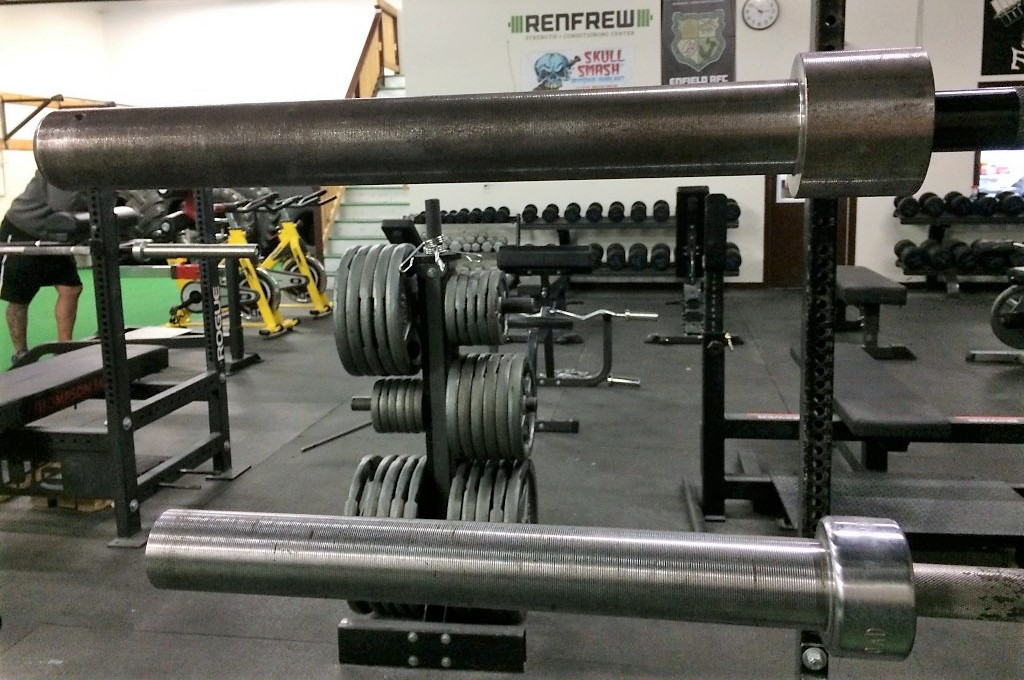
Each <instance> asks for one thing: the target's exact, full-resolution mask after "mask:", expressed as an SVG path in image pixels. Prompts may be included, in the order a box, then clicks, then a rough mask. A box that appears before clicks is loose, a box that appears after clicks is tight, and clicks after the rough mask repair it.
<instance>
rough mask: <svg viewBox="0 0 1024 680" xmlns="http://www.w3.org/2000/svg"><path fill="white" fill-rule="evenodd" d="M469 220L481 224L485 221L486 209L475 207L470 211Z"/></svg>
mask: <svg viewBox="0 0 1024 680" xmlns="http://www.w3.org/2000/svg"><path fill="white" fill-rule="evenodd" d="M469 221H470V222H472V223H473V224H480V223H481V222H483V221H484V211H483V210H481V209H480V208H473V209H472V210H470V211H469Z"/></svg>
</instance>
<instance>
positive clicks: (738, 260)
mask: <svg viewBox="0 0 1024 680" xmlns="http://www.w3.org/2000/svg"><path fill="white" fill-rule="evenodd" d="M742 264H743V256H742V255H740V247H739V246H738V245H736V244H735V243H733V242H732V241H726V243H725V271H727V272H735V271H739V269H740V266H741V265H742Z"/></svg>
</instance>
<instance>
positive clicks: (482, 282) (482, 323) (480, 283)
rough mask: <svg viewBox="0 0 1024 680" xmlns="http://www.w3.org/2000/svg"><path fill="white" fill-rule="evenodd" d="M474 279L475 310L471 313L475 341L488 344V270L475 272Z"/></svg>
mask: <svg viewBox="0 0 1024 680" xmlns="http://www.w3.org/2000/svg"><path fill="white" fill-rule="evenodd" d="M476 279H477V290H476V312H475V313H474V314H473V316H474V319H473V328H474V330H475V331H476V341H477V342H478V343H479V344H481V345H489V344H491V339H490V336H489V335H488V333H487V299H488V298H490V297H491V296H492V295H493V294H492V293H491V272H490V270H486V271H478V272H476Z"/></svg>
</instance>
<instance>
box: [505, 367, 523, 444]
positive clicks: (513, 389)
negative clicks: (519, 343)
mask: <svg viewBox="0 0 1024 680" xmlns="http://www.w3.org/2000/svg"><path fill="white" fill-rule="evenodd" d="M525 364H526V360H525V359H524V358H523V356H522V355H521V354H515V355H513V356H512V366H511V369H510V370H509V395H508V412H507V415H508V434H509V448H510V450H511V453H512V457H513V458H515V459H517V460H519V459H521V458H523V455H524V451H523V417H522V416H523V397H524V396H525V395H524V394H523V367H524V366H525Z"/></svg>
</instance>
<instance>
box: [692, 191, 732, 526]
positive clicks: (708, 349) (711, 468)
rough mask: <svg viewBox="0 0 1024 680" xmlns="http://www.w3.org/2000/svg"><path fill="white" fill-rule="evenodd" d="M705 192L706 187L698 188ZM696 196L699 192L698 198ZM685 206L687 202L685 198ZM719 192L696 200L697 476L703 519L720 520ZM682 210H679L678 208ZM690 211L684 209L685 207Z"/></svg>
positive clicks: (721, 231) (723, 202)
mask: <svg viewBox="0 0 1024 680" xmlns="http://www.w3.org/2000/svg"><path fill="white" fill-rule="evenodd" d="M703 191H704V193H706V192H707V188H704V189H703ZM698 195H699V194H698ZM687 202H688V203H689V202H690V198H687ZM725 206H726V198H725V195H724V194H711V195H710V196H707V198H706V199H704V200H702V201H700V203H699V207H700V209H701V210H702V213H703V215H702V219H701V222H702V227H703V228H702V229H701V230H700V231H701V232H702V234H703V238H702V239H701V240H702V241H703V251H704V262H703V267H702V270H703V271H702V272H701V273H702V274H703V276H704V331H703V334H702V336H701V344H702V347H703V380H702V385H703V396H702V399H701V477H702V482H703V501H704V517H705V519H707V520H719V521H721V520H724V519H725V498H726V486H725V347H726V337H725V320H724V304H725V239H726V236H725V232H726V228H727V227H726V224H727V221H726V217H725ZM681 207H682V206H681ZM687 212H689V208H688V209H687Z"/></svg>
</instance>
